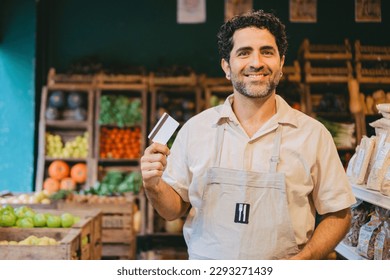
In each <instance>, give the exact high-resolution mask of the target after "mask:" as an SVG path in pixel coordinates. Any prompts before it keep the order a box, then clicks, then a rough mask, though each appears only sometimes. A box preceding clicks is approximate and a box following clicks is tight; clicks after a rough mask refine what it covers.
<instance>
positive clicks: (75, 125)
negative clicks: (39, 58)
mask: <svg viewBox="0 0 390 280" xmlns="http://www.w3.org/2000/svg"><path fill="white" fill-rule="evenodd" d="M49 75H50V74H49ZM55 90H61V91H64V92H66V93H68V92H70V91H73V90H75V91H78V92H80V93H83V94H85V96H86V99H87V105H86V108H87V119H86V120H85V121H76V120H64V119H60V120H48V119H46V115H45V112H46V108H47V106H48V99H49V94H50V92H51V91H55ZM93 110H94V92H93V88H92V85H89V87H84V86H83V87H79V85H77V84H75V85H73V86H71V87H69V86H63V85H62V84H56V86H55V87H53V86H44V87H43V88H42V96H41V109H40V117H39V118H40V119H39V134H38V160H37V168H36V170H37V172H36V179H35V188H36V190H37V191H40V190H42V188H43V186H42V185H43V182H44V180H45V178H46V175H47V168H48V166H49V164H50V163H51V162H52V161H53V160H56V159H61V160H64V161H65V162H67V163H70V164H75V163H79V162H85V163H86V164H87V168H88V179H87V182H86V184H85V186H90V185H91V184H92V181H91V178H92V177H91V175H92V174H93V164H94V161H93V136H94V135H93ZM47 132H53V133H56V134H59V135H60V136H61V137H62V138H63V140H65V141H67V140H71V138H72V137H75V136H78V135H82V134H83V133H84V132H88V147H89V151H88V156H87V158H52V157H47V156H46V146H47V143H46V133H47Z"/></svg>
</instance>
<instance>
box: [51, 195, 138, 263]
mask: <svg viewBox="0 0 390 280" xmlns="http://www.w3.org/2000/svg"><path fill="white" fill-rule="evenodd" d="M134 199H135V198H134V197H130V198H129V197H128V198H127V199H126V200H125V201H121V202H118V203H116V204H115V203H109V202H106V203H104V202H102V203H98V202H75V201H73V202H72V201H60V202H59V203H58V208H59V209H61V210H63V211H67V210H68V209H69V210H70V209H77V210H79V209H80V210H81V209H83V210H85V209H99V210H100V211H101V212H102V239H101V240H102V258H103V259H135V245H136V244H135V233H134V228H133V214H134V211H133V207H134Z"/></svg>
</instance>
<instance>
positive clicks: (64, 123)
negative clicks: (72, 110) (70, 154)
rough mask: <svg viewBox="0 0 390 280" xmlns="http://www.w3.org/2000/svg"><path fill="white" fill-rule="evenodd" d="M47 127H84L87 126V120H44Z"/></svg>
mask: <svg viewBox="0 0 390 280" xmlns="http://www.w3.org/2000/svg"><path fill="white" fill-rule="evenodd" d="M46 126H47V127H55V128H72V129H74V128H80V129H86V128H87V127H88V122H87V121H74V120H46Z"/></svg>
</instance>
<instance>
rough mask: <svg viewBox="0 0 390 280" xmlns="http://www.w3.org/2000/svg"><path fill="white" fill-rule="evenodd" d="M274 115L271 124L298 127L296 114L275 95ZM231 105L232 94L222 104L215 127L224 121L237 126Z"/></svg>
mask: <svg viewBox="0 0 390 280" xmlns="http://www.w3.org/2000/svg"><path fill="white" fill-rule="evenodd" d="M275 100H276V114H275V115H274V116H273V117H272V122H277V123H279V124H289V125H292V126H295V127H297V126H298V120H297V117H296V114H295V113H294V109H292V108H291V106H290V105H288V104H287V102H286V101H285V100H284V99H283V98H282V97H281V96H279V95H276V98H275ZM232 103H233V94H231V95H229V96H228V97H227V98H226V100H225V102H224V104H223V105H222V109H221V111H220V114H219V117H218V119H217V120H216V122H215V125H219V124H222V123H223V122H226V121H231V122H233V123H234V124H236V125H238V124H239V122H238V119H237V117H236V115H235V114H234V112H233V108H232Z"/></svg>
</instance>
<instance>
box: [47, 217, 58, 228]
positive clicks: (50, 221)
mask: <svg viewBox="0 0 390 280" xmlns="http://www.w3.org/2000/svg"><path fill="white" fill-rule="evenodd" d="M46 224H47V226H48V227H49V228H59V227H61V217H60V216H57V215H50V216H48V217H47V219H46Z"/></svg>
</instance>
